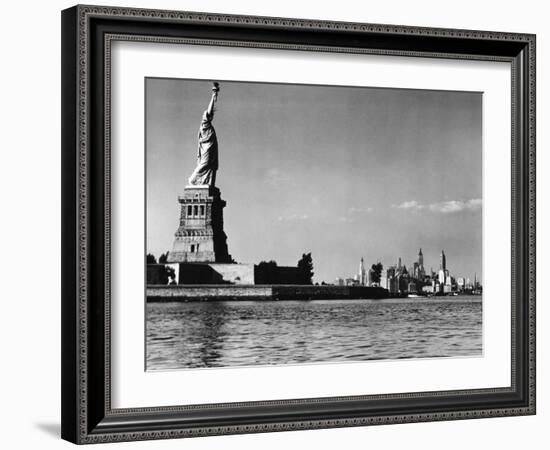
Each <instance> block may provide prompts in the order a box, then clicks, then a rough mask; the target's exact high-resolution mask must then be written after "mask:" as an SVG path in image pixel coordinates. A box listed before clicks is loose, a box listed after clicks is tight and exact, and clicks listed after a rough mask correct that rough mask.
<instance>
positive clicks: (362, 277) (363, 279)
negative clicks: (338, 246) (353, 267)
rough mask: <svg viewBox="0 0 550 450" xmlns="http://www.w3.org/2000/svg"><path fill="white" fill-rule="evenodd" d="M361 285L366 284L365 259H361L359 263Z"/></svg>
mask: <svg viewBox="0 0 550 450" xmlns="http://www.w3.org/2000/svg"><path fill="white" fill-rule="evenodd" d="M359 284H361V285H364V284H365V264H364V261H363V257H361V261H360V262H359Z"/></svg>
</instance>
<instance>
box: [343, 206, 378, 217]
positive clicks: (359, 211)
mask: <svg viewBox="0 0 550 450" xmlns="http://www.w3.org/2000/svg"><path fill="white" fill-rule="evenodd" d="M373 211H374V209H373V208H372V207H368V208H355V207H353V206H352V207H351V208H348V214H350V215H353V214H363V213H367V214H368V213H371V212H373Z"/></svg>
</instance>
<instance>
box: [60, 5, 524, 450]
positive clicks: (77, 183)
mask: <svg viewBox="0 0 550 450" xmlns="http://www.w3.org/2000/svg"><path fill="white" fill-rule="evenodd" d="M113 40H142V41H148V42H151V41H153V42H174V43H177V42H186V43H190V42H191V43H194V44H197V45H225V46H246V47H261V48H265V49H269V48H278V49H299V50H304V51H322V52H350V53H365V54H384V55H401V56H419V57H436V58H452V59H477V60H495V61H508V62H510V63H511V65H512V92H511V100H512V117H511V124H512V128H511V129H512V143H511V144H512V173H511V177H512V192H511V196H512V211H511V221H512V237H511V238H512V323H511V327H512V342H511V352H512V374H511V375H512V378H511V379H512V383H511V386H510V387H506V388H494V389H476V390H468V391H465V390H457V391H447V392H441V391H436V392H423V393H420V394H406V393H405V394H392V395H370V396H355V397H329V398H317V399H290V400H284V401H273V402H271V401H264V402H248V403H229V404H216V405H209V406H206V407H205V405H187V406H174V407H155V408H139V409H132V410H129V409H125V410H122V409H112V408H111V401H110V367H111V364H110V347H109V342H110V320H109V318H110V316H109V314H110V176H111V175H110V140H109V133H110V116H109V112H110V104H109V101H110V78H109V77H110V43H111V42H112V41H113ZM266 51H269V50H266ZM534 413H535V36H534V35H530V34H514V33H500V32H485V31H468V30H449V29H434V28H417V27H404V26H393V25H373V24H361V23H344V22H327V21H309V20H298V19H276V18H269V17H251V16H231V15H214V14H203V13H190V12H178V11H156V10H143V9H127V8H112V7H98V6H75V7H73V8H70V9H67V10H65V11H63V12H62V437H63V438H64V439H67V440H69V441H72V442H75V443H94V442H107V441H127V440H140V439H161V438H172V437H186V436H202V435H216V434H230V433H250V432H265V431H282V430H295V429H311V428H328V427H344V426H357V425H370V424H387V423H402V422H420V421H434V420H449V419H467V418H478V417H494V416H510V415H526V414H534Z"/></svg>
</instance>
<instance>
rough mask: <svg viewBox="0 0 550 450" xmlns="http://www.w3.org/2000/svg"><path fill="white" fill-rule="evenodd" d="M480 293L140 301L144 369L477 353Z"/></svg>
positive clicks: (480, 315) (479, 341)
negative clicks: (144, 318) (378, 297)
mask: <svg viewBox="0 0 550 450" xmlns="http://www.w3.org/2000/svg"><path fill="white" fill-rule="evenodd" d="M481 305H482V304H481V297H466V296H459V297H444V298H437V299H434V298H431V299H428V298H420V299H387V300H316V301H308V302H305V301H256V302H252V301H246V302H206V303H176V302H174V303H148V304H147V370H168V369H183V368H197V367H227V366H251V365H266V364H278V365H280V364H302V363H312V362H342V361H365V360H373V359H401V358H427V357H452V356H480V355H481V352H482V307H481Z"/></svg>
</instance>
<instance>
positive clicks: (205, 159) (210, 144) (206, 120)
mask: <svg viewBox="0 0 550 450" xmlns="http://www.w3.org/2000/svg"><path fill="white" fill-rule="evenodd" d="M217 170H218V139H217V138H216V130H214V127H213V125H212V116H211V115H209V114H208V112H207V111H205V112H204V114H203V116H202V122H201V126H200V128H199V146H198V152H197V167H196V168H195V170H194V171H193V174H192V175H191V176H190V177H189V184H190V185H210V186H214V184H215V182H216V171H217Z"/></svg>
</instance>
